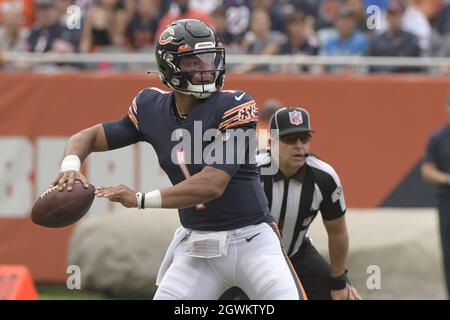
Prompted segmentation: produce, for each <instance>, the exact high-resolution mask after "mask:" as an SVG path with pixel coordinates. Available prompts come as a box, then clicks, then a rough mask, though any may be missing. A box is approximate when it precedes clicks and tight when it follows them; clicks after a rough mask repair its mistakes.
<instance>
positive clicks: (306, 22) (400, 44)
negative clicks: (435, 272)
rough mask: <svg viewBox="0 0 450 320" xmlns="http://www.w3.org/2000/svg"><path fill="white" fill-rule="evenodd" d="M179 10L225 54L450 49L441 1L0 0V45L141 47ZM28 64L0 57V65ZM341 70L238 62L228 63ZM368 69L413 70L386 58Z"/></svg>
mask: <svg viewBox="0 0 450 320" xmlns="http://www.w3.org/2000/svg"><path fill="white" fill-rule="evenodd" d="M188 17H189V18H197V19H200V20H203V21H204V22H206V23H208V24H209V25H211V26H212V27H213V28H214V29H215V30H216V32H217V33H218V35H219V37H220V39H221V41H222V42H223V44H224V45H225V47H226V48H227V50H228V53H235V54H257V55H259V54H264V55H278V54H282V55H303V56H315V55H323V56H399V57H419V56H432V57H434V56H435V57H450V0H0V52H4V51H8V52H15V51H19V52H20V51H21V52H55V53H68V52H82V53H92V52H116V53H117V52H119V53H120V52H127V53H129V52H149V53H150V52H153V50H154V49H153V48H154V44H155V41H157V39H158V36H159V34H160V32H161V31H162V30H164V29H165V27H166V26H167V25H168V24H169V23H170V22H171V21H173V20H176V19H180V18H188ZM0 64H1V59H0ZM48 67H49V65H46V66H45V67H43V66H42V65H41V68H48ZM110 67H111V66H110V65H108V64H106V65H102V64H95V65H82V64H57V65H51V68H67V69H80V68H87V69H89V68H96V69H98V68H105V69H108V68H110ZM35 68H36V65H35V64H30V63H25V62H23V63H21V62H17V61H16V62H14V63H3V69H14V70H29V69H35ZM274 68H276V69H274ZM342 69H345V68H343V67H332V68H330V67H326V68H325V67H322V68H319V67H318V68H315V69H314V70H313V68H310V67H306V66H299V65H295V64H292V65H289V64H285V65H282V66H277V67H273V66H272V67H271V66H264V65H256V64H255V65H253V64H249V63H246V64H242V65H238V66H234V68H233V70H232V71H233V72H241V73H244V72H251V71H276V72H284V73H302V72H321V71H328V72H342V71H345V70H342ZM370 71H371V72H409V71H417V72H421V70H420V69H417V68H411V67H409V68H402V67H392V66H390V67H373V68H371V69H370Z"/></svg>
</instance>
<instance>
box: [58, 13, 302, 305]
mask: <svg viewBox="0 0 450 320" xmlns="http://www.w3.org/2000/svg"><path fill="white" fill-rule="evenodd" d="M156 59H157V64H158V69H159V72H160V77H161V79H162V81H163V83H164V84H166V85H167V86H168V87H170V89H171V91H170V92H166V91H162V90H160V89H157V88H146V89H144V90H142V91H140V92H139V93H138V94H137V95H136V97H135V98H134V99H133V100H132V103H131V106H130V107H129V109H128V113H127V115H126V116H124V117H123V118H122V119H120V120H117V121H112V122H105V123H102V124H98V125H96V126H93V127H91V128H88V129H85V130H83V131H81V132H79V133H77V134H75V135H74V136H72V137H71V138H70V139H69V141H68V143H67V145H66V148H65V152H64V156H65V157H64V160H63V162H62V164H61V172H60V174H59V175H58V176H57V178H56V179H55V181H54V183H53V184H54V185H57V186H58V188H59V189H60V190H62V189H63V188H64V183H67V188H68V189H71V188H72V185H73V183H74V180H75V179H79V180H81V181H83V182H84V183H85V184H87V180H86V178H85V177H84V176H83V175H82V174H81V173H80V172H79V169H80V165H81V162H82V161H83V160H84V159H85V158H86V157H87V156H88V155H89V154H90V153H91V152H95V151H106V150H113V149H117V148H121V147H124V146H128V145H131V144H134V143H136V142H138V141H146V142H148V143H150V144H151V145H152V146H153V148H154V149H155V151H156V153H157V155H158V158H159V163H160V165H161V167H162V168H163V170H164V171H165V172H166V173H167V175H168V176H169V179H170V180H171V182H172V184H173V186H172V187H169V188H163V189H159V190H153V191H150V192H147V193H142V192H136V191H134V190H132V189H131V188H129V187H127V186H124V185H119V186H111V187H101V188H98V189H97V191H96V194H97V196H98V197H104V198H107V199H109V200H111V201H115V202H120V203H121V204H122V205H124V206H125V207H138V208H141V209H144V208H178V209H179V210H178V211H179V216H180V221H181V225H182V226H181V227H180V228H179V229H177V231H176V232H175V236H174V239H173V241H172V243H171V244H170V246H169V248H168V250H167V253H166V256H165V258H164V261H163V263H162V265H161V268H160V271H159V274H158V279H157V284H158V290H157V292H156V293H155V297H154V298H155V299H218V298H219V297H220V295H221V294H222V293H223V292H224V291H225V290H226V289H228V288H230V287H232V286H238V287H240V288H241V289H242V290H243V291H244V292H245V293H246V294H247V295H248V296H249V297H250V299H293V300H297V299H305V298H306V296H305V294H304V291H303V288H302V286H301V283H300V281H299V279H298V277H297V276H296V274H295V272H294V270H293V268H292V265H291V264H290V262H289V259H288V258H287V256H286V254H285V252H284V251H283V249H282V246H281V242H280V239H279V236H278V233H277V231H276V225H275V224H274V222H273V218H272V216H271V215H270V212H269V209H268V204H267V199H266V197H265V195H264V191H263V189H262V187H261V184H260V180H259V173H258V171H257V168H256V161H254V160H255V159H254V158H255V157H254V155H253V151H254V150H253V149H256V148H255V146H252V144H251V140H254V139H255V128H256V123H257V109H256V102H255V100H254V99H253V97H252V96H250V95H249V94H248V93H245V92H242V91H235V92H230V91H227V92H225V91H221V89H222V86H223V83H224V73H225V69H224V64H225V50H224V48H223V47H222V45H221V43H220V42H219V40H218V39H217V36H216V35H215V33H214V31H213V30H212V29H211V28H210V27H209V26H208V25H206V24H204V23H203V22H201V21H199V20H194V19H185V20H178V21H175V22H173V23H172V24H170V25H169V26H168V27H167V28H166V29H165V30H164V31H163V32H162V33H161V35H160V37H159V41H158V44H157V47H156ZM211 130H212V131H211ZM208 132H209V133H211V132H213V133H215V134H213V135H211V134H210V139H209V140H208V141H203V140H201V141H202V143H201V144H200V148H198V147H196V146H195V141H196V140H198V139H202V137H204V136H206V135H207V133H208ZM239 134H241V135H242V134H244V135H245V136H246V137H247V138H250V139H240V138H239ZM199 136H200V137H199ZM196 149H200V150H196ZM208 150H209V151H211V150H212V152H209V151H208ZM202 155H205V156H202ZM221 155H223V156H224V157H225V158H227V159H226V160H227V161H221V160H223V159H224V158H223V157H222V158H221V157H220V156H221Z"/></svg>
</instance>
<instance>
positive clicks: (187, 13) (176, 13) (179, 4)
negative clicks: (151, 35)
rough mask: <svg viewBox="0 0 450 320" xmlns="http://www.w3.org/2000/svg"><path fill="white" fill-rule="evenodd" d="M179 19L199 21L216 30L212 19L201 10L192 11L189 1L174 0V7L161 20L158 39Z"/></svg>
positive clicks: (157, 33)
mask: <svg viewBox="0 0 450 320" xmlns="http://www.w3.org/2000/svg"><path fill="white" fill-rule="evenodd" d="M179 19H198V20H201V21H203V22H204V23H206V24H207V25H209V26H210V27H212V28H214V25H213V20H212V19H211V17H210V16H209V15H208V14H207V13H205V12H203V11H200V10H195V9H191V8H190V7H189V0H173V5H172V7H171V9H170V11H169V12H168V13H167V14H166V15H165V16H164V17H163V18H162V19H161V21H160V22H159V26H158V31H157V32H156V35H157V37H158V38H159V36H160V35H161V33H162V32H163V31H164V30H165V29H166V28H167V26H168V25H169V24H171V23H172V22H173V21H175V20H179Z"/></svg>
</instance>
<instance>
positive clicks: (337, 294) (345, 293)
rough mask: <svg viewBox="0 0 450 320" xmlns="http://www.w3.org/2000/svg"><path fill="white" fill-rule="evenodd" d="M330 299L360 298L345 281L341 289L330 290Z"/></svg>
mask: <svg viewBox="0 0 450 320" xmlns="http://www.w3.org/2000/svg"><path fill="white" fill-rule="evenodd" d="M330 294H331V299H333V300H362V298H361V296H360V295H359V293H358V291H357V290H356V289H355V288H354V287H352V286H351V285H349V284H348V283H347V286H346V287H345V288H344V289H342V290H331V291H330Z"/></svg>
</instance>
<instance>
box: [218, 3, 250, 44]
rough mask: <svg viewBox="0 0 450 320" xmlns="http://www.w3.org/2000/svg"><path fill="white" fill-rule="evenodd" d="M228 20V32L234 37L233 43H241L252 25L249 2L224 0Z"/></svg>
mask: <svg viewBox="0 0 450 320" xmlns="http://www.w3.org/2000/svg"><path fill="white" fill-rule="evenodd" d="M223 7H224V8H225V11H226V12H225V15H226V18H227V26H228V32H229V33H231V35H232V36H233V42H235V43H240V42H241V41H242V39H243V38H244V35H245V33H246V32H247V31H248V29H249V25H250V4H249V0H223Z"/></svg>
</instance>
